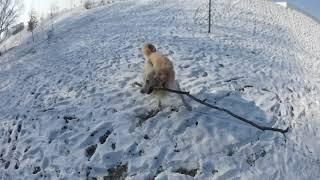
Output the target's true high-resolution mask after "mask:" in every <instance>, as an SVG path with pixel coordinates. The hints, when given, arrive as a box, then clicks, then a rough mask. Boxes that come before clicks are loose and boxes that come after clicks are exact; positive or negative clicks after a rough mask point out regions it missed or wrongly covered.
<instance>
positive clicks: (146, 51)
mask: <svg viewBox="0 0 320 180" xmlns="http://www.w3.org/2000/svg"><path fill="white" fill-rule="evenodd" d="M156 51H157V49H156V47H155V46H154V45H152V44H149V43H147V44H145V45H144V47H143V53H144V55H145V56H147V57H149V56H150V55H151V54H152V53H154V52H156Z"/></svg>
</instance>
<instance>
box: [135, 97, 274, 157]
mask: <svg viewBox="0 0 320 180" xmlns="http://www.w3.org/2000/svg"><path fill="white" fill-rule="evenodd" d="M194 96H195V97H197V98H199V99H206V102H207V103H209V104H212V105H215V106H218V107H221V108H224V109H227V110H229V111H231V112H233V113H234V114H237V115H239V116H241V117H243V118H246V119H248V120H250V121H252V122H255V123H257V124H259V125H262V126H270V127H272V126H273V125H274V124H275V122H276V120H274V119H273V118H272V117H273V116H272V114H270V113H269V114H268V113H266V110H263V109H261V108H260V107H258V106H257V105H256V103H255V102H253V101H250V100H247V99H245V98H244V97H242V95H241V94H240V93H239V92H237V91H219V92H216V93H215V94H210V93H201V94H196V95H194ZM186 99H187V101H188V102H189V103H190V104H191V105H192V107H193V110H192V111H191V112H189V111H187V110H186V109H185V108H184V107H183V106H179V107H178V108H173V107H168V108H166V109H165V110H164V112H162V111H161V112H157V113H156V114H154V112H155V111H150V112H151V114H152V116H148V120H147V121H144V122H143V123H140V124H139V125H140V126H146V127H145V128H146V130H147V131H148V130H150V131H152V130H154V129H158V130H157V131H158V133H159V136H161V132H165V131H164V129H166V130H167V131H170V132H171V135H172V138H173V141H175V142H177V144H179V142H180V141H181V144H183V145H182V146H183V147H180V148H184V149H185V148H192V146H193V145H194V144H197V143H199V142H201V141H208V143H209V144H210V146H213V147H214V148H213V150H214V152H220V151H224V150H227V151H229V149H230V148H231V149H237V148H240V147H241V146H242V145H244V144H247V143H250V142H252V141H254V140H257V139H259V136H260V135H261V134H262V133H263V131H261V130H259V129H256V128H255V127H253V126H251V125H249V124H247V123H244V122H243V121H240V120H238V119H236V118H234V117H232V116H230V115H229V114H227V113H225V112H222V111H219V110H215V109H212V108H209V107H207V106H205V105H203V104H200V103H197V102H195V101H192V100H191V99H189V98H188V97H186ZM149 118H150V119H149ZM186 136H187V137H188V138H191V139H192V140H195V139H198V140H196V141H194V142H192V141H190V142H189V143H190V144H189V146H186V143H185V142H184V143H182V141H183V139H185V138H186ZM177 148H179V147H177Z"/></svg>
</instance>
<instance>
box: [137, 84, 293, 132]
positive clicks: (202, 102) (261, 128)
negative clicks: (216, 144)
mask: <svg viewBox="0 0 320 180" xmlns="http://www.w3.org/2000/svg"><path fill="white" fill-rule="evenodd" d="M133 85H136V86H139V87H142V84H140V83H138V82H134V83H133ZM155 89H156V90H163V91H168V92H171V93H176V94H182V95H186V96H188V97H189V98H190V99H192V100H194V101H196V102H198V103H200V104H203V105H205V106H207V107H210V108H212V109H216V110H219V111H223V112H225V113H227V114H229V115H230V116H232V117H234V118H236V119H238V120H240V121H243V122H245V123H247V124H250V125H251V126H253V127H255V128H257V129H260V130H262V131H275V132H280V133H283V134H284V133H287V132H288V131H289V127H288V128H286V129H279V128H272V127H267V126H260V125H258V124H256V123H254V122H252V121H250V120H248V119H245V118H243V117H241V116H239V115H237V114H234V113H233V112H231V111H229V110H227V109H224V108H221V107H218V106H215V105H212V104H209V103H207V102H206V101H205V100H200V99H198V98H196V97H195V96H193V95H191V94H190V93H189V92H186V91H177V90H173V89H168V88H155Z"/></svg>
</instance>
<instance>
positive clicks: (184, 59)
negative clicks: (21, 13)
mask: <svg viewBox="0 0 320 180" xmlns="http://www.w3.org/2000/svg"><path fill="white" fill-rule="evenodd" d="M205 2H206V1H204V0H202V1H191V0H187V1H182V0H180V1H177V0H164V1H159V2H158V1H151V0H149V1H147V0H140V1H124V2H119V3H114V4H112V5H109V6H107V7H101V8H96V9H92V10H89V11H81V12H79V11H77V12H75V13H71V14H70V15H69V16H67V15H66V16H64V17H63V18H60V19H59V20H57V23H56V24H55V31H54V36H53V38H52V39H50V41H46V40H42V41H41V40H38V41H37V43H35V44H32V43H30V39H26V40H25V42H24V43H23V44H22V45H20V46H18V47H16V48H14V49H13V50H11V51H9V52H8V53H6V54H5V55H4V56H2V57H0V135H1V136H0V153H1V154H0V177H2V179H91V178H92V177H106V178H107V177H109V178H110V177H111V176H113V177H115V176H118V177H119V176H122V177H127V179H152V178H155V179H161V180H162V179H193V178H194V179H319V178H320V143H319V138H320V130H319V127H320V120H319V118H320V114H319V111H318V110H319V107H320V104H319V102H320V99H319V98H320V96H319V95H320V89H319V85H318V84H319V81H320V79H319V75H320V74H319V70H318V69H319V67H320V64H319V62H320V61H319V60H320V43H319V42H320V25H319V24H317V22H315V21H314V20H312V19H311V18H309V17H307V16H305V15H303V14H302V13H300V12H297V11H295V10H291V9H284V8H282V7H279V6H277V5H275V4H274V3H272V2H271V1H256V0H242V1H230V2H226V1H221V2H219V1H215V3H216V4H214V17H213V22H214V27H213V33H212V34H210V35H207V34H206V26H205V24H203V19H201V18H199V17H201V16H205V12H206V11H205V6H206V3H205ZM196 12H197V13H196ZM204 21H205V20H204ZM145 42H152V43H154V44H155V45H156V46H157V47H158V49H159V51H161V52H162V53H164V54H167V55H168V56H169V58H170V59H172V61H173V63H174V66H175V70H176V74H177V78H178V79H179V80H180V85H181V87H182V88H183V89H185V90H188V91H190V92H191V93H192V94H193V95H195V96H197V97H199V98H201V99H205V98H206V99H207V102H210V103H214V104H216V105H217V106H221V107H223V108H226V109H229V110H231V111H232V112H234V113H236V114H239V115H241V116H243V117H246V118H247V119H250V120H252V121H254V122H256V123H259V124H261V125H265V126H272V127H278V128H286V127H288V126H289V127H291V129H290V131H289V132H288V133H287V134H286V135H285V136H284V135H282V134H279V133H273V132H262V131H259V130H257V129H255V128H253V127H251V126H248V125H247V124H244V123H242V122H240V121H238V120H237V119H234V118H232V117H230V116H229V115H227V114H225V113H223V112H219V111H214V110H211V109H208V108H207V107H204V106H202V105H199V104H197V103H195V102H192V101H191V100H188V102H189V103H191V104H192V106H193V108H194V110H193V111H192V112H188V111H187V110H186V109H185V108H184V107H183V106H181V104H180V103H179V101H177V100H175V99H174V98H175V97H172V98H169V99H167V101H166V104H167V105H166V108H165V109H164V110H163V111H161V112H160V113H159V114H157V115H156V116H154V117H152V118H150V119H148V120H146V121H144V122H142V121H141V119H142V115H143V114H146V113H147V112H148V111H150V110H151V109H152V108H153V107H154V105H155V103H154V102H153V98H152V97H151V96H147V95H141V94H140V93H139V89H138V88H137V87H133V86H132V83H133V82H135V81H141V76H142V74H141V73H142V67H143V62H144V60H143V56H142V54H141V49H140V48H141V46H142V45H143V43H145ZM186 174H188V175H186Z"/></svg>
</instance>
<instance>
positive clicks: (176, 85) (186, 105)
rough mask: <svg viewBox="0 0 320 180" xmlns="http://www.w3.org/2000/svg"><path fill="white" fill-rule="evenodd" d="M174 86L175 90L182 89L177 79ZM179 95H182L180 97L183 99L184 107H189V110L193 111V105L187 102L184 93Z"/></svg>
mask: <svg viewBox="0 0 320 180" xmlns="http://www.w3.org/2000/svg"><path fill="white" fill-rule="evenodd" d="M174 86H175V90H178V91H181V89H180V85H179V82H178V81H177V80H176V81H175V84H174ZM179 97H180V99H181V101H182V103H183V105H184V107H186V109H187V110H188V111H192V107H191V106H190V105H189V104H188V103H187V101H186V100H185V99H184V97H183V95H182V94H179Z"/></svg>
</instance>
